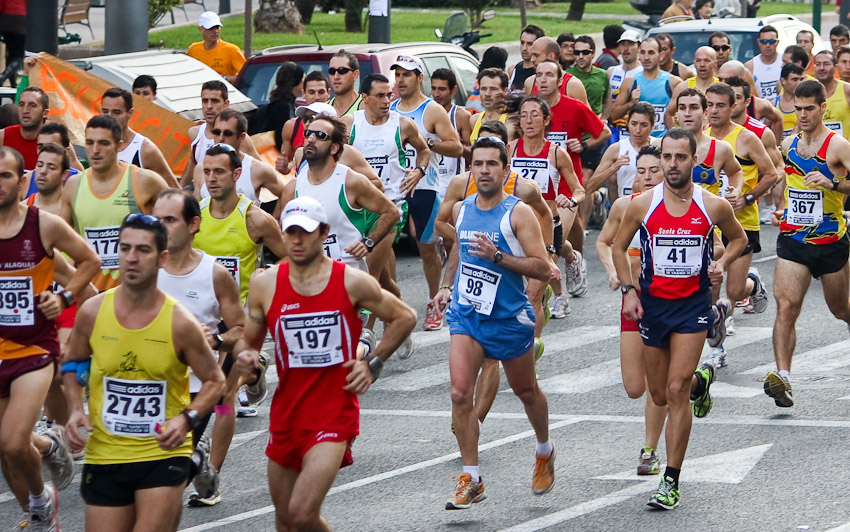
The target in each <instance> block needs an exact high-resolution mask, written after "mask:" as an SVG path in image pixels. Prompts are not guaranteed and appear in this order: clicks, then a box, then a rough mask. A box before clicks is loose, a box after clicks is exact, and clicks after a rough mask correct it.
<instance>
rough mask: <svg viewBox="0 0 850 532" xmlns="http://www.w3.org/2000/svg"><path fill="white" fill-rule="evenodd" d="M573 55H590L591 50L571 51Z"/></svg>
mask: <svg viewBox="0 0 850 532" xmlns="http://www.w3.org/2000/svg"><path fill="white" fill-rule="evenodd" d="M573 53H574V54H578V55H592V54H593V50H573Z"/></svg>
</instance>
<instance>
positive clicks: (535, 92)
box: [531, 72, 573, 96]
mask: <svg viewBox="0 0 850 532" xmlns="http://www.w3.org/2000/svg"><path fill="white" fill-rule="evenodd" d="M572 77H573V75H572V74H570V73H569V72H564V77H563V78H561V96H566V95H567V82H568V81H570V78H572ZM538 94H540V91H539V90H538V89H537V82H534V83H532V84H531V95H532V96H536V95H538Z"/></svg>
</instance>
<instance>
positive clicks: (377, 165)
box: [366, 155, 392, 187]
mask: <svg viewBox="0 0 850 532" xmlns="http://www.w3.org/2000/svg"><path fill="white" fill-rule="evenodd" d="M389 159H390V157H389V155H383V156H381V157H366V162H367V163H369V166H371V167H372V168H373V169H374V170H375V172H376V173H377V174H378V177H379V178H380V179H381V183H383V184H384V187H386V186H387V185H389V184H390V181H391V180H392V176H390V170H389V166H390V161H389Z"/></svg>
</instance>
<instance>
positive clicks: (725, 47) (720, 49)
mask: <svg viewBox="0 0 850 532" xmlns="http://www.w3.org/2000/svg"><path fill="white" fill-rule="evenodd" d="M712 48H714V51H715V52H728V51H729V50H731V49H732V47H731V46H729V45H728V44H721V45H714V46H712Z"/></svg>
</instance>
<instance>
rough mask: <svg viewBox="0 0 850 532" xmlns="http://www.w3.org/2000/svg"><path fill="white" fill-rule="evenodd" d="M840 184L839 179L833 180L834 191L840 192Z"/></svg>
mask: <svg viewBox="0 0 850 532" xmlns="http://www.w3.org/2000/svg"><path fill="white" fill-rule="evenodd" d="M839 183H841V181H839V180H838V179H833V180H832V190H838V185H839Z"/></svg>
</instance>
